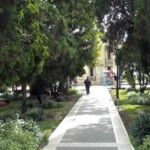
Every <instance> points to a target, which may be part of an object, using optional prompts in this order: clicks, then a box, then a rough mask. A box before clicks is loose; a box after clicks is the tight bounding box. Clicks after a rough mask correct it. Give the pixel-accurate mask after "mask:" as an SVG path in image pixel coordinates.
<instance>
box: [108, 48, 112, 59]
mask: <svg viewBox="0 0 150 150" xmlns="http://www.w3.org/2000/svg"><path fill="white" fill-rule="evenodd" d="M107 59H111V52H110V50H109V49H107Z"/></svg>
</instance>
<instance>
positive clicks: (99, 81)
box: [77, 45, 116, 85]
mask: <svg viewBox="0 0 150 150" xmlns="http://www.w3.org/2000/svg"><path fill="white" fill-rule="evenodd" d="M84 69H85V72H86V73H85V74H84V75H83V76H82V77H77V81H78V85H83V84H84V80H85V79H86V78H87V76H88V77H89V78H90V80H91V82H92V85H107V84H109V83H108V82H109V81H108V80H109V75H110V74H111V72H113V74H115V73H116V65H115V56H114V54H113V52H112V51H111V50H110V49H108V46H107V45H103V48H102V50H101V56H100V63H99V64H98V65H96V66H95V67H93V68H92V67H88V66H85V67H84Z"/></svg>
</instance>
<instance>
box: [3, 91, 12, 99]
mask: <svg viewBox="0 0 150 150" xmlns="http://www.w3.org/2000/svg"><path fill="white" fill-rule="evenodd" d="M3 98H4V100H7V101H12V100H13V99H14V96H13V94H11V93H10V92H8V91H6V92H5V93H4V95H3Z"/></svg>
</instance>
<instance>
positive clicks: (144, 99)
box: [127, 92, 150, 105]
mask: <svg viewBox="0 0 150 150" xmlns="http://www.w3.org/2000/svg"><path fill="white" fill-rule="evenodd" d="M127 97H128V98H129V99H130V103H131V104H138V105H150V95H149V94H148V93H144V94H142V93H135V92H129V93H128V94H127Z"/></svg>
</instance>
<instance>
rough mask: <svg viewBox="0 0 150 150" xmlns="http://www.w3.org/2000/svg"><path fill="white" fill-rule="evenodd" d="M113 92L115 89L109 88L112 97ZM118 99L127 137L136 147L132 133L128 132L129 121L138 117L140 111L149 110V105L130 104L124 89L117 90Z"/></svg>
mask: <svg viewBox="0 0 150 150" xmlns="http://www.w3.org/2000/svg"><path fill="white" fill-rule="evenodd" d="M146 92H147V91H146ZM115 93H116V90H111V95H112V97H113V99H115ZM119 101H120V103H119V104H120V106H119V107H120V108H121V110H119V114H120V117H121V119H122V121H123V123H124V125H125V127H126V129H127V132H128V134H129V138H130V140H131V142H132V144H133V146H134V147H135V149H136V148H137V147H136V142H135V139H134V138H133V137H132V135H131V134H130V131H129V129H130V123H131V122H132V121H134V120H135V119H136V118H137V117H138V115H139V113H140V112H141V111H148V110H150V106H146V105H131V104H130V101H129V99H128V98H127V92H126V90H119Z"/></svg>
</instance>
